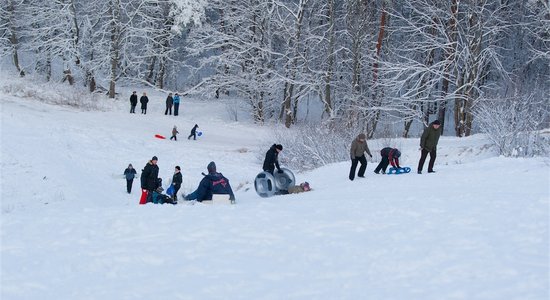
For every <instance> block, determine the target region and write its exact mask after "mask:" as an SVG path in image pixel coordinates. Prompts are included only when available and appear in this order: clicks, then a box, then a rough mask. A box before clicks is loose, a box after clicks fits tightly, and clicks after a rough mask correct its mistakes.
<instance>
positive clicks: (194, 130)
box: [187, 124, 199, 140]
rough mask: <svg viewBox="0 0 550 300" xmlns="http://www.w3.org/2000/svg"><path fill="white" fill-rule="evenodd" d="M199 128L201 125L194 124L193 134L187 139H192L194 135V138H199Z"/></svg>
mask: <svg viewBox="0 0 550 300" xmlns="http://www.w3.org/2000/svg"><path fill="white" fill-rule="evenodd" d="M197 128H199V125H197V124H195V126H193V129H191V134H190V135H189V136H188V137H187V139H190V138H191V137H193V139H194V140H196V139H197Z"/></svg>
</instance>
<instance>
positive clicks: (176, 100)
mask: <svg viewBox="0 0 550 300" xmlns="http://www.w3.org/2000/svg"><path fill="white" fill-rule="evenodd" d="M179 109H180V95H178V93H176V94H175V95H174V116H177V115H178V114H179Z"/></svg>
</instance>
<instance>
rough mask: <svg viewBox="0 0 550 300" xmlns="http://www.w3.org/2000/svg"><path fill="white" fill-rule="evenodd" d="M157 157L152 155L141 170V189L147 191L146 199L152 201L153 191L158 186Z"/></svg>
mask: <svg viewBox="0 0 550 300" xmlns="http://www.w3.org/2000/svg"><path fill="white" fill-rule="evenodd" d="M157 162H158V158H157V157H156V156H153V158H151V160H150V161H148V162H147V164H146V165H145V167H144V168H143V170H142V171H141V178H140V179H141V189H142V190H143V191H144V192H146V193H147V201H146V202H152V197H153V191H154V190H156V189H157V187H158V182H159V180H158V176H159V167H158V166H157Z"/></svg>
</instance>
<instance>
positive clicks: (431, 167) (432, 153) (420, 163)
mask: <svg viewBox="0 0 550 300" xmlns="http://www.w3.org/2000/svg"><path fill="white" fill-rule="evenodd" d="M428 153H430V162H429V163H428V172H433V170H434V163H435V157H436V153H435V149H433V150H432V151H428V150H426V149H422V154H421V155H420V160H419V161H418V171H422V167H424V162H425V161H426V157H428Z"/></svg>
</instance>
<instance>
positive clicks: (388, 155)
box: [374, 147, 401, 174]
mask: <svg viewBox="0 0 550 300" xmlns="http://www.w3.org/2000/svg"><path fill="white" fill-rule="evenodd" d="M380 155H381V156H382V160H381V161H380V163H379V164H378V166H377V167H376V169H374V173H376V174H380V170H382V174H386V168H387V167H388V165H389V164H391V165H392V167H394V168H397V169H399V168H401V167H400V166H399V157H400V156H401V152H399V150H397V149H396V148H390V147H386V148H384V149H382V150H380Z"/></svg>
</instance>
